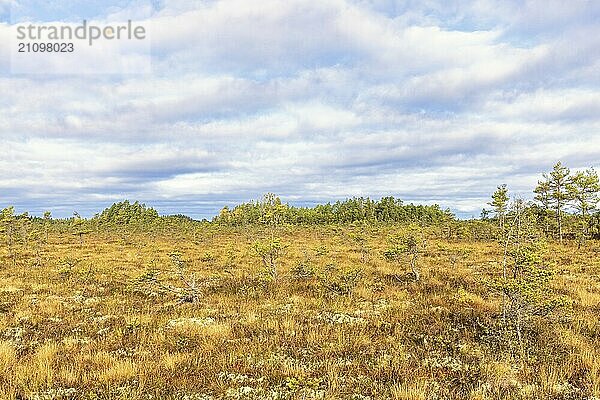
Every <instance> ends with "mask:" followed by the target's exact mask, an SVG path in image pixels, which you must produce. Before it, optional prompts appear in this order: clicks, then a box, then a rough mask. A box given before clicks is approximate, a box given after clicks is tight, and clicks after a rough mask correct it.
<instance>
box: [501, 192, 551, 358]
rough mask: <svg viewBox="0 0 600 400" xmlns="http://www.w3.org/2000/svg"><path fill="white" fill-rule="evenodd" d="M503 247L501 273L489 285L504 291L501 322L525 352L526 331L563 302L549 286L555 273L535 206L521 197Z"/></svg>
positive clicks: (509, 218) (509, 220) (510, 216)
mask: <svg viewBox="0 0 600 400" xmlns="http://www.w3.org/2000/svg"><path fill="white" fill-rule="evenodd" d="M500 243H501V245H502V246H503V248H504V258H503V260H502V265H503V271H502V276H501V277H499V278H496V279H493V280H492V281H491V283H490V286H491V288H492V290H493V291H495V292H496V293H499V294H501V295H502V299H503V301H502V322H503V327H504V329H505V332H506V333H508V334H513V335H512V336H511V335H508V337H509V338H510V337H514V338H515V339H514V340H515V342H516V343H517V344H518V347H519V350H520V355H521V357H525V356H526V347H525V342H526V338H524V332H525V331H526V330H528V329H531V328H532V326H533V325H534V322H535V321H536V320H539V319H544V318H545V317H547V316H548V315H549V314H550V313H551V312H552V311H553V310H554V309H556V308H557V307H559V306H560V305H562V304H563V301H562V298H560V297H557V296H554V295H553V293H552V290H551V287H550V281H551V279H552V276H553V273H552V271H551V270H550V269H549V267H548V265H547V264H546V263H545V261H544V253H545V250H546V243H545V242H544V241H543V240H541V239H540V238H539V234H538V230H537V229H536V226H535V215H533V213H532V208H531V207H527V206H526V204H525V203H524V202H523V201H522V200H515V201H514V202H513V203H512V204H511V205H510V210H509V212H508V215H507V227H506V229H505V230H504V232H503V236H502V237H501V238H500Z"/></svg>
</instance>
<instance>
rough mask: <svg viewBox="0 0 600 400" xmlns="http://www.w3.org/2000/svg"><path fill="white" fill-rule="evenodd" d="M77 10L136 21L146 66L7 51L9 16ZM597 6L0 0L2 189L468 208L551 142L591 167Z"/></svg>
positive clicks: (2, 194) (524, 189) (165, 206)
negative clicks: (65, 66)
mask: <svg viewBox="0 0 600 400" xmlns="http://www.w3.org/2000/svg"><path fill="white" fill-rule="evenodd" d="M84 18H85V19H89V20H92V21H99V22H107V21H108V22H110V21H117V20H119V21H120V20H126V19H133V20H134V21H137V22H140V23H142V22H143V23H144V24H147V26H149V36H150V39H151V46H152V52H151V60H150V61H149V62H151V68H150V69H149V71H150V72H148V71H145V72H143V73H142V72H141V71H140V73H137V74H136V73H134V74H91V73H89V70H86V71H87V72H86V73H81V74H73V73H70V74H64V73H62V74H61V73H60V70H55V71H49V72H48V73H47V74H22V73H15V71H13V70H12V69H11V67H10V62H9V60H10V58H11V52H12V51H15V49H14V48H13V46H12V45H11V35H12V34H13V33H12V32H13V31H12V29H13V28H14V24H15V23H16V22H24V21H35V22H50V23H52V22H56V21H62V22H72V23H80V22H81V21H82V19H84ZM599 20H600V2H598V1H596V0H589V1H583V0H581V1H580V0H573V1H568V2H566V1H564V0H523V1H512V0H496V1H494V0H474V1H466V0H464V1H461V0H405V1H400V0H320V1H314V0H261V1H260V2H256V1H251V0H222V1H218V0H203V1H191V0H185V1H184V0H156V1H125V0H120V1H119V0H102V1H100V0H96V1H76V0H65V1H57V0H55V1H49V0H44V1H42V0H39V1H32V0H29V1H25V0H16V1H12V0H0V149H1V151H0V172H1V174H0V207H4V206H7V205H9V204H14V205H16V206H17V208H18V210H19V211H26V210H28V211H31V212H33V213H39V212H40V211H41V210H45V209H49V210H52V211H53V212H54V214H55V215H57V216H67V215H70V214H71V213H72V212H73V211H74V210H77V211H79V212H81V213H82V214H83V215H87V216H89V215H92V214H93V213H95V212H97V211H99V210H101V209H102V208H104V207H105V206H107V205H110V204H111V203H112V202H114V201H120V200H123V199H126V198H127V199H132V200H136V199H137V200H140V201H143V202H146V203H147V204H150V205H152V206H155V207H156V208H157V209H158V210H159V211H160V212H161V213H179V212H181V213H186V214H188V215H191V216H194V217H210V216H212V215H214V214H215V213H216V212H217V210H218V209H220V208H221V207H222V206H223V205H226V204H227V205H231V204H235V203H237V202H240V201H246V200H250V199H256V198H259V197H260V196H261V194H262V193H265V192H275V193H277V194H279V195H280V196H281V197H282V199H283V200H284V201H288V202H290V203H292V204H297V205H301V204H311V203H314V202H326V201H330V200H336V199H344V198H346V197H351V196H371V197H375V198H378V197H381V196H386V195H394V196H398V197H400V198H402V199H404V200H405V201H412V202H416V203H428V204H429V203H434V202H435V203H439V204H441V205H442V206H443V207H449V208H451V209H452V210H453V211H455V212H456V213H457V214H458V215H460V216H464V217H469V216H471V215H475V216H477V215H479V211H480V210H481V208H482V207H484V206H485V203H486V202H487V201H488V197H489V195H490V193H491V192H493V191H494V189H495V187H496V186H497V185H499V184H501V183H506V184H508V186H509V188H511V189H512V190H513V192H514V193H522V194H525V196H529V193H530V191H531V189H532V187H533V186H534V185H535V183H536V181H537V180H538V179H539V176H540V174H541V173H542V172H544V171H547V170H549V169H550V168H551V166H552V164H553V163H554V162H556V161H557V160H562V161H563V163H565V164H567V165H568V166H570V167H571V168H572V169H579V168H586V167H590V166H595V167H599V166H600V165H599V164H600V24H598V21H599ZM108 61H114V60H110V59H108V60H107V59H104V60H103V59H102V56H98V59H94V58H92V59H90V58H89V57H87V58H86V59H85V60H83V59H82V60H81V62H82V63H86V62H87V63H88V64H89V63H91V65H92V66H93V65H102V63H106V62H108ZM88 67H89V65H88ZM82 71H83V67H82Z"/></svg>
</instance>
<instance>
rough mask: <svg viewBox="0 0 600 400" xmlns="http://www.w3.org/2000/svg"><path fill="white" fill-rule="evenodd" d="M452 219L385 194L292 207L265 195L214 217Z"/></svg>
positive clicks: (222, 220)
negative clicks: (379, 196) (383, 195)
mask: <svg viewBox="0 0 600 400" xmlns="http://www.w3.org/2000/svg"><path fill="white" fill-rule="evenodd" d="M452 219H454V216H453V215H452V214H451V213H450V211H448V210H445V211H443V210H441V209H440V207H439V206H438V205H433V206H423V205H414V204H408V205H404V204H403V203H402V201H401V200H399V199H395V198H393V197H384V198H382V199H381V200H379V201H374V200H371V199H369V198H368V197H367V198H364V197H358V198H356V197H355V198H351V199H348V200H345V201H337V202H335V203H333V204H331V203H327V204H320V205H317V206H315V207H312V208H310V207H293V206H290V205H289V204H283V203H282V202H281V200H280V199H279V197H277V196H275V195H273V194H267V195H265V196H264V198H263V199H262V200H261V201H256V202H250V203H244V204H240V205H238V206H236V207H235V208H234V209H233V210H230V209H229V208H228V207H224V208H223V209H222V210H221V212H220V213H219V215H218V216H217V217H215V218H214V219H213V221H214V222H216V223H218V224H221V225H230V226H239V225H247V224H264V225H280V224H307V225H314V224H346V223H353V222H367V223H399V222H413V221H419V222H420V223H424V224H435V223H439V222H441V221H447V220H452Z"/></svg>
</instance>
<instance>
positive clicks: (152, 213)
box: [94, 200, 159, 226]
mask: <svg viewBox="0 0 600 400" xmlns="http://www.w3.org/2000/svg"><path fill="white" fill-rule="evenodd" d="M158 218H159V216H158V212H157V211H156V210H155V209H153V208H150V207H146V205H145V204H141V203H139V202H137V201H136V202H134V203H130V202H129V201H128V200H125V201H122V202H120V203H114V204H113V205H112V206H110V207H109V208H107V209H105V210H104V211H102V212H101V213H100V214H97V215H96V216H95V217H94V220H95V221H97V222H98V223H99V224H100V225H116V226H124V225H146V224H150V223H152V222H154V221H155V220H157V219H158Z"/></svg>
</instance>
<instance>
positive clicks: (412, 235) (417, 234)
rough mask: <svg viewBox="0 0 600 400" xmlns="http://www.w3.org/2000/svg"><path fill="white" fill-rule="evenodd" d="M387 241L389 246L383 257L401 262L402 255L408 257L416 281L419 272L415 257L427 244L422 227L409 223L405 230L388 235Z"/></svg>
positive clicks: (416, 257)
mask: <svg viewBox="0 0 600 400" xmlns="http://www.w3.org/2000/svg"><path fill="white" fill-rule="evenodd" d="M388 242H389V244H390V247H388V248H387V249H386V250H385V251H384V252H383V256H384V257H385V259H386V260H387V261H389V262H397V263H401V262H402V259H403V258H404V257H408V258H409V263H410V268H411V271H412V274H413V276H414V278H415V280H417V281H418V280H419V279H420V277H421V274H420V271H419V268H418V265H417V259H418V257H419V255H420V254H421V253H423V252H424V251H425V248H426V246H427V240H426V239H425V236H424V234H423V231H422V228H420V227H419V226H417V225H414V224H413V225H410V226H409V227H408V228H407V229H406V230H405V231H403V232H400V233H398V234H395V235H392V236H390V237H389V238H388Z"/></svg>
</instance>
